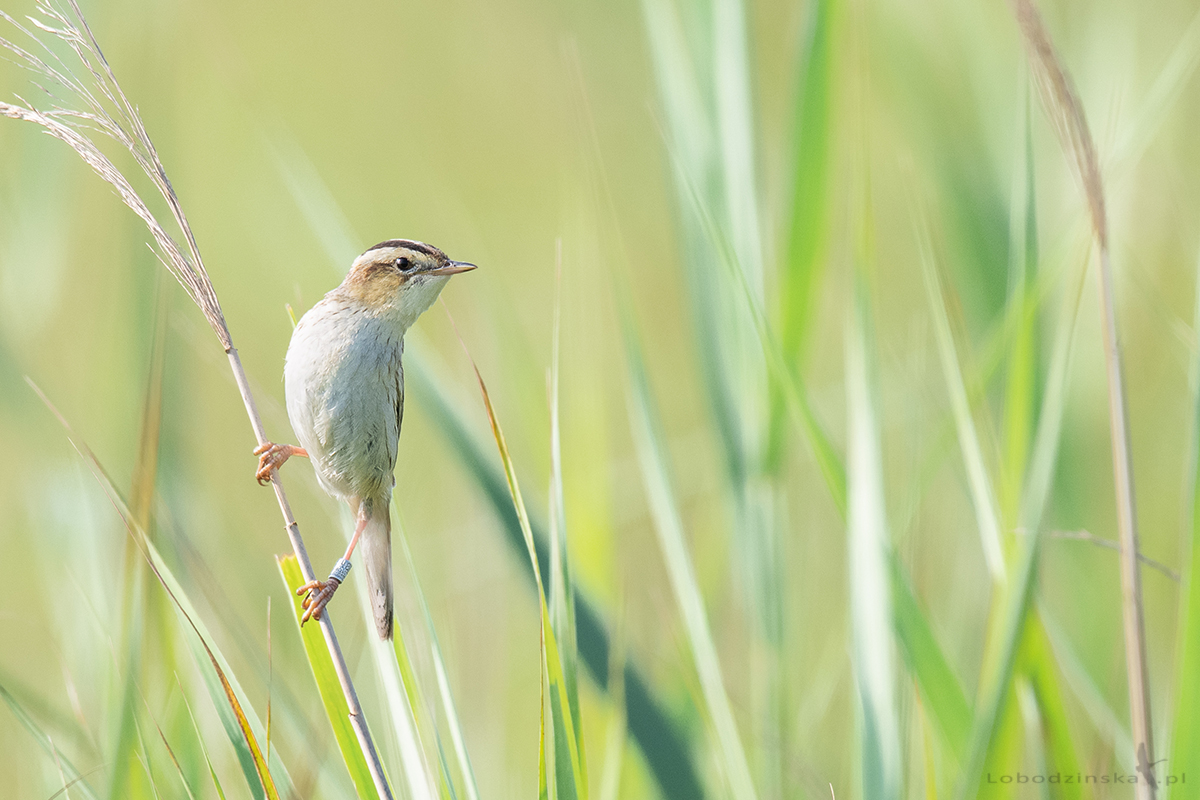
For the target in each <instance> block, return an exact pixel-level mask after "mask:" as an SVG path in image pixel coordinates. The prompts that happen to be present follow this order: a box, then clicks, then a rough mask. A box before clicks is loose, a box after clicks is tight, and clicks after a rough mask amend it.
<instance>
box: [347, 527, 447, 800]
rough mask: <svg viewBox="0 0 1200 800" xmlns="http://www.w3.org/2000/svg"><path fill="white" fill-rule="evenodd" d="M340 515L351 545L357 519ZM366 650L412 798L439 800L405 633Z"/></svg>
mask: <svg viewBox="0 0 1200 800" xmlns="http://www.w3.org/2000/svg"><path fill="white" fill-rule="evenodd" d="M340 511H341V520H342V529H343V531H344V533H345V534H346V539H347V541H349V539H350V536H351V535H352V534H353V531H354V524H355V523H354V518H353V517H352V516H351V515H350V511H349V509H348V508H347V507H346V506H345V505H341V506H340ZM389 513H391V512H390V509H389ZM354 584H355V590H356V595H357V597H358V605H359V611H360V613H361V614H362V615H363V620H364V621H365V622H366V625H367V630H373V626H374V624H375V623H374V619H375V612H374V611H373V610H372V606H371V597H370V594H369V592H368V589H367V584H366V581H355V582H354ZM366 649H367V651H368V652H369V654H370V656H371V658H372V660H373V661H374V662H375V669H376V672H377V675H378V676H379V681H380V683H381V684H382V687H383V702H384V704H385V706H386V708H387V710H388V713H389V715H390V717H391V721H392V729H393V730H394V731H395V734H396V743H397V746H398V748H399V751H400V752H399V756H400V766H401V770H400V771H401V777H402V780H403V781H404V783H405V784H406V785H407V787H408V796H409V797H411V798H413V799H414V800H435V798H436V797H437V795H438V793H437V789H436V788H435V787H436V785H437V779H436V778H435V776H434V773H433V769H432V768H431V767H430V759H429V757H428V754H427V752H426V750H425V743H424V741H423V740H422V738H421V732H420V717H419V715H420V713H421V710H422V704H421V698H422V694H421V690H420V688H419V687H418V686H417V685H416V681H415V678H414V676H413V674H412V671H411V667H410V662H409V657H408V650H407V648H406V646H405V643H404V635H403V631H400V630H399V626H397V627H396V629H394V630H393V636H392V641H390V642H386V641H382V640H380V639H379V637H377V636H374V635H372V636H370V637H369V638H368V641H367V645H366Z"/></svg>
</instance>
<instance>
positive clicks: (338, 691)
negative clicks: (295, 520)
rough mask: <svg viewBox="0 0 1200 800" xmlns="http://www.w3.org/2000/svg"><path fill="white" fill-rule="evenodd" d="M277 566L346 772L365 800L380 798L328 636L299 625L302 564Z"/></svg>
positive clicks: (290, 560)
mask: <svg viewBox="0 0 1200 800" xmlns="http://www.w3.org/2000/svg"><path fill="white" fill-rule="evenodd" d="M277 563H278V564H279V575H280V577H281V578H282V579H283V584H284V586H286V587H287V590H288V597H290V598H292V606H293V609H292V610H293V612H294V613H293V615H292V616H293V618H294V619H295V621H296V628H297V630H298V631H299V633H300V640H301V641H302V642H303V644H304V654H305V655H306V656H308V665H309V667H311V668H312V675H313V680H314V681H315V682H316V684H317V691H318V692H319V693H320V695H321V703H322V705H324V707H325V714H326V716H328V717H329V726H330V728H332V730H333V738H334V741H336V742H337V746H338V750H339V751H340V752H341V754H342V761H343V762H344V763H345V765H346V770H347V772H349V773H350V780H351V781H353V782H354V789H355V791H357V792H358V796H359V797H360V798H365V799H366V800H371V799H372V798H378V797H379V793H378V791H376V789H375V781H374V779H373V778H372V777H371V770H370V767H369V766H368V765H367V758H366V756H365V755H363V751H362V746H361V745H360V744H359V742H358V736H357V735H356V734H355V732H354V727H353V726H352V725H351V724H350V706H349V705H348V704H347V703H346V695H345V694H344V693H343V692H342V686H341V683H339V682H338V678H337V672H336V671H335V670H334V666H333V659H332V658H330V656H329V650H328V649H327V648H326V647H325V637H324V636H323V635H322V634H321V630H320V629H319V628H318V627H317V626H315V625H309V626H306V627H301V625H300V617H301V616H302V614H303V609H302V608H301V607H300V601H301V598H300V597H299V596H297V594H296V590H297V589H298V588H300V587H301V586H303V585H304V584H305V583H306V582H307V581H305V580H304V575H303V574H302V573H301V572H300V565H299V563H297V561H296V557H295V556H294V555H290V556H281V557H279V558H278V559H277Z"/></svg>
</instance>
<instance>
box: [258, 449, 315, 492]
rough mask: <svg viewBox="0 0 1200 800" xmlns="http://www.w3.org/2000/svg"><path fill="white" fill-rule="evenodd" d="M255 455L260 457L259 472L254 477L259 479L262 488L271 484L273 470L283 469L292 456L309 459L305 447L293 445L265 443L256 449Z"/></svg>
mask: <svg viewBox="0 0 1200 800" xmlns="http://www.w3.org/2000/svg"><path fill="white" fill-rule="evenodd" d="M254 455H256V456H258V471H257V472H255V473H254V477H255V478H258V483H259V485H260V486H265V485H266V484H268V483H270V482H271V472H272V471H273V470H277V469H279V468H280V467H282V466H283V462H285V461H287V460H288V459H289V458H291V457H292V456H304V457H305V458H308V451H307V450H305V449H304V448H303V447H296V446H295V445H292V444H275V443H274V442H263V443H262V444H260V445H259V446H258V447H256V448H254Z"/></svg>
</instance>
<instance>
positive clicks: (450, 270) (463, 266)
mask: <svg viewBox="0 0 1200 800" xmlns="http://www.w3.org/2000/svg"><path fill="white" fill-rule="evenodd" d="M473 269H476V266H475V265H474V264H468V263H467V262H466V261H451V262H450V263H449V264H448V265H447V266H444V267H438V268H437V269H431V270H429V272H426V273H425V274H426V275H457V274H458V273H460V272H470V271H471V270H473Z"/></svg>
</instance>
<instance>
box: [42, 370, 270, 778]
mask: <svg viewBox="0 0 1200 800" xmlns="http://www.w3.org/2000/svg"><path fill="white" fill-rule="evenodd" d="M26 382H27V383H28V384H29V385H30V387H32V388H33V390H34V391H35V392H37V394H38V396H39V397H40V398H41V399H42V402H43V403H45V404H46V406H47V407H48V408H49V409H50V411H51V412H52V413H53V414H54V415H55V416H56V417H57V418H58V420H59V422H60V423H62V425H63V427H64V428H65V429H66V431H67V439H68V441H69V442H70V443H71V446H72V447H74V448H75V450H76V451H77V452H78V453H79V454H80V456H82V457H83V459H84V462H85V463H86V464H87V466H88V468H89V469H90V470H91V472H92V474H93V475H94V476H95V478H96V480H97V482H98V483H99V484H100V487H101V488H102V489H103V490H104V492H105V494H106V495H107V496H108V499H109V501H110V502H111V503H112V505H113V507H114V508H115V509H116V511H117V513H118V515H119V516H120V517H121V521H122V522H123V523H124V524H125V527H126V528H127V529H128V531H129V535H130V536H131V537H133V539H134V541H135V542H136V543H137V544H138V545H139V547H140V548H141V550H142V555H143V557H144V558H145V559H146V562H147V563H148V564H149V565H150V568H151V570H152V571H153V572H154V574H155V577H157V578H158V580H159V583H161V584H162V587H163V588H164V589H165V590H166V592H167V594H168V596H169V597H170V599H171V601H172V603H174V606H175V609H176V611H177V612H178V613H179V615H180V616H181V617H182V618H183V620H184V621H185V622H186V623H187V625H185V626H184V631H185V634H186V632H187V631H189V630H190V631H191V633H192V634H194V636H188V637H187V639H188V643H189V646H190V647H191V648H192V652H193V656H194V657H195V661H196V665H197V667H199V669H200V672H201V675H202V676H203V677H204V680H205V685H206V686H207V687H208V689H209V693H210V695H211V696H212V699H213V704H214V705H215V706H216V708H217V712H218V714H219V715H220V717H221V721H222V723H223V724H224V725H225V730H226V733H227V734H228V736H229V739H230V742H231V743H232V744H233V746H234V748H235V749H236V750H237V752H238V758H239V761H240V762H241V764H242V768H243V772H244V773H245V774H246V781H247V783H248V784H249V785H250V787H251V790H252V791H253V789H254V787H255V784H256V782H257V783H258V784H259V785H260V786H261V788H262V789H263V791H264V793H265V795H266V797H267V798H268V800H277V798H278V797H279V791H278V789H276V787H275V780H274V777H273V776H272V770H274V772H275V774H277V775H281V776H282V777H283V779H284V785H285V789H286V791H288V792H291V791H293V789H292V781H291V778H290V776H288V774H287V770H286V769H284V766H283V763H282V761H280V760H279V757H278V755H277V754H276V753H275V752H274V751H271V753H270V756H269V757H270V762H271V766H270V767H269V768H268V766H267V759H266V758H265V757H264V756H263V753H262V751H261V749H260V748H259V745H258V740H259V739H261V738H262V737H263V726H262V723H261V722H260V721H259V719H258V716H257V715H256V714H255V713H254V710H253V708H252V707H251V706H250V704H249V702H248V701H247V699H246V695H245V692H243V691H242V688H241V686H240V685H239V684H238V682H237V678H236V677H235V676H234V675H233V673H232V671H231V670H230V669H229V663H228V662H227V661H226V660H225V657H224V656H223V655H222V654H221V652H220V650H219V649H218V648H217V647H216V645H215V643H213V639H212V637H211V635H210V634H209V633H208V631H207V628H206V627H205V625H204V621H203V619H201V617H200V616H199V615H198V614H197V613H196V610H195V608H194V607H193V606H192V604H191V601H190V600H188V597H187V595H186V594H185V593H184V591H183V587H182V586H181V585H180V584H179V582H178V581H177V580H176V579H175V576H174V575H173V574H172V572H171V570H170V568H169V567H168V566H167V564H166V562H165V561H163V560H162V557H161V556H160V555H159V554H158V551H157V549H155V547H154V544H153V543H152V542H151V541H150V540H149V539H147V538H146V536H145V532H144V531H143V530H142V529H141V528H139V527H138V525H137V521H136V520H135V519H134V518H133V517H132V515H131V512H130V510H129V506H128V504H127V503H126V501H125V498H124V497H123V496H122V495H121V493H120V492H119V491H117V488H116V486H115V485H114V484H113V482H112V480H111V479H110V478H109V477H108V473H107V472H106V471H105V470H104V467H103V466H102V465H101V464H100V461H99V459H97V458H96V456H95V454H94V453H92V451H91V449H90V448H89V447H88V446H87V444H86V443H84V442H82V441H81V440H79V439H78V438H77V437H76V436H75V434H74V431H73V430H72V429H71V426H70V424H69V423H68V422H67V420H66V418H65V417H63V416H62V414H60V413H59V411H58V409H57V408H55V407H54V405H53V404H52V403H51V402H50V400H49V398H47V397H46V395H45V393H43V392H42V390H41V389H39V388H38V387H37V385H36V384H34V383H33V381H32V380H29V379H28V378H27V379H26ZM210 666H211V669H210V668H209V667H210Z"/></svg>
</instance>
